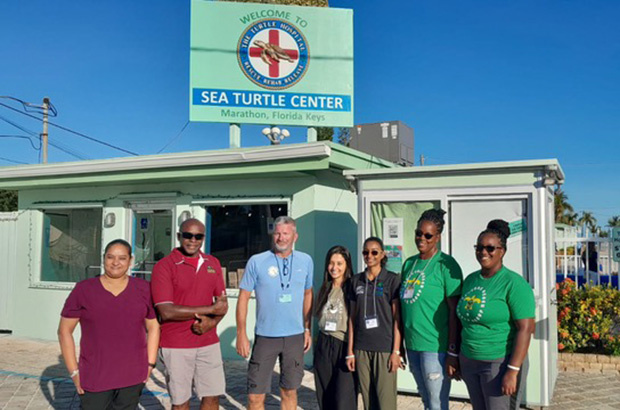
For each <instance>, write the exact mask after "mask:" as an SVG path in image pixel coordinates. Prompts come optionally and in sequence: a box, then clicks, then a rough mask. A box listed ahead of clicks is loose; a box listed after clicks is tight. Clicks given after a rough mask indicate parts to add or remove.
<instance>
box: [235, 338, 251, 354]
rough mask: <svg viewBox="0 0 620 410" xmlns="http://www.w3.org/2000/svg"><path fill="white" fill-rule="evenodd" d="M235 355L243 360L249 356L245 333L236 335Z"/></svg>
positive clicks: (248, 344) (248, 341) (247, 340)
mask: <svg viewBox="0 0 620 410" xmlns="http://www.w3.org/2000/svg"><path fill="white" fill-rule="evenodd" d="M237 354H238V355H239V356H241V357H243V358H244V359H247V358H248V357H249V356H250V340H249V339H248V335H246V334H245V333H237Z"/></svg>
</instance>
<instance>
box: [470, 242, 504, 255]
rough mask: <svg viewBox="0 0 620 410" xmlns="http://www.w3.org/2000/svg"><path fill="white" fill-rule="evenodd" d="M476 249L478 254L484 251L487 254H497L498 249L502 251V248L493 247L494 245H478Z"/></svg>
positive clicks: (475, 246)
mask: <svg viewBox="0 0 620 410" xmlns="http://www.w3.org/2000/svg"><path fill="white" fill-rule="evenodd" d="M474 249H476V252H478V253H480V252H482V250H483V249H484V250H486V251H487V253H493V252H495V250H496V249H502V247H501V246H493V245H486V246H485V245H480V244H477V245H474Z"/></svg>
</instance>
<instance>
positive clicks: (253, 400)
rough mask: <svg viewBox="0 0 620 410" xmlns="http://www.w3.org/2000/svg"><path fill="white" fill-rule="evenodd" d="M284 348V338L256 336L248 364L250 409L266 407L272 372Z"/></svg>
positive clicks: (256, 409)
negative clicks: (266, 396)
mask: <svg viewBox="0 0 620 410" xmlns="http://www.w3.org/2000/svg"><path fill="white" fill-rule="evenodd" d="M281 350H282V338H270V337H261V336H256V340H255V341H254V347H253V348H252V355H251V356H250V362H249V364H248V409H250V410H262V409H264V408H265V394H266V393H267V392H268V391H269V389H270V387H271V372H272V371H273V367H274V366H275V364H276V360H277V358H278V356H279V355H280V352H281Z"/></svg>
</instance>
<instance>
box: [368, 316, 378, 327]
mask: <svg viewBox="0 0 620 410" xmlns="http://www.w3.org/2000/svg"><path fill="white" fill-rule="evenodd" d="M376 327H379V318H378V317H377V316H372V317H367V318H366V329H374V328H376Z"/></svg>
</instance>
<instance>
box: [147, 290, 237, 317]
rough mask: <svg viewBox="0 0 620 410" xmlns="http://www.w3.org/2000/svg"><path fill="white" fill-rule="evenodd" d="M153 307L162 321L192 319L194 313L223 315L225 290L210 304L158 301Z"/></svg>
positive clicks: (226, 301)
mask: <svg viewBox="0 0 620 410" xmlns="http://www.w3.org/2000/svg"><path fill="white" fill-rule="evenodd" d="M155 308H156V309H157V312H158V313H159V315H160V316H161V320H162V322H182V321H185V320H192V319H195V318H196V315H202V316H219V317H223V316H224V315H225V314H226V312H228V299H227V298H226V291H224V292H222V295H221V296H219V297H217V298H216V302H215V303H214V304H213V305H211V306H184V305H176V304H174V303H160V304H158V305H155ZM220 320H221V319H220Z"/></svg>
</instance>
